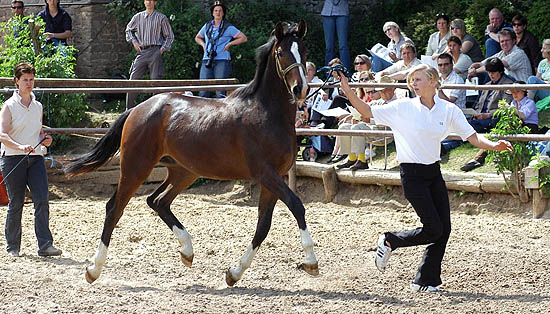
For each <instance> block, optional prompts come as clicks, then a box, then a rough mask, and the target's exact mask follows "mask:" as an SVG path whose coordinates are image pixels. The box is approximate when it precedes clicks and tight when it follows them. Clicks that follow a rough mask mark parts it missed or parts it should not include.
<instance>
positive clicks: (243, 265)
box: [225, 186, 277, 286]
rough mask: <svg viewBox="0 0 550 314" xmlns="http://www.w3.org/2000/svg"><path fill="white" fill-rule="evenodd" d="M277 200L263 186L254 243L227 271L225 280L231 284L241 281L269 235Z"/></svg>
mask: <svg viewBox="0 0 550 314" xmlns="http://www.w3.org/2000/svg"><path fill="white" fill-rule="evenodd" d="M276 202H277V197H276V196H275V195H273V193H271V192H270V191H269V190H267V189H265V188H264V187H263V186H262V190H261V192H260V203H259V205H258V224H257V225H256V233H255V234H254V238H253V239H252V244H250V246H249V247H248V248H247V249H246V252H245V253H244V255H243V256H242V257H241V259H240V260H239V263H238V265H237V266H235V267H232V268H230V269H228V270H227V272H226V273H225V282H226V283H227V285H229V286H233V285H234V284H235V283H236V282H237V281H239V280H240V279H241V278H242V276H243V273H244V272H245V270H247V269H248V268H249V267H250V264H252V260H253V259H254V256H255V255H256V252H258V249H259V248H260V245H261V244H262V242H263V241H264V240H265V238H266V237H267V233H268V232H269V229H270V228H271V219H272V217H273V207H275V203H276Z"/></svg>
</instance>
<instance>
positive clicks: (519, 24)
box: [512, 23, 523, 26]
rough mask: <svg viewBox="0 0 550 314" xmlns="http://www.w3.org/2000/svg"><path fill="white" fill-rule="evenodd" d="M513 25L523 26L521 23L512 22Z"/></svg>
mask: <svg viewBox="0 0 550 314" xmlns="http://www.w3.org/2000/svg"><path fill="white" fill-rule="evenodd" d="M512 26H523V24H521V23H512Z"/></svg>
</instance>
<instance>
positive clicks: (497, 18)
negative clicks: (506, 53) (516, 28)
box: [485, 8, 512, 59]
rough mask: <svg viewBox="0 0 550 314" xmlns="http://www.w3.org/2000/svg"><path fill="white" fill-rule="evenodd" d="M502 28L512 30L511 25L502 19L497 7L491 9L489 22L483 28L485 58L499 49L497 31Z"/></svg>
mask: <svg viewBox="0 0 550 314" xmlns="http://www.w3.org/2000/svg"><path fill="white" fill-rule="evenodd" d="M504 28H507V29H509V30H512V25H510V24H508V23H507V22H505V21H504V16H503V15H502V12H501V11H500V10H499V9H497V8H493V9H491V11H489V24H488V25H487V27H486V28H485V59H488V58H489V57H492V56H494V55H495V54H496V53H497V52H499V51H500V50H501V47H500V45H499V39H498V33H499V32H500V31H501V30H502V29H504Z"/></svg>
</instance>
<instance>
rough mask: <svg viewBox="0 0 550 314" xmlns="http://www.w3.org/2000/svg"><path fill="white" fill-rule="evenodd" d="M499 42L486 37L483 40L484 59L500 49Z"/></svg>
mask: <svg viewBox="0 0 550 314" xmlns="http://www.w3.org/2000/svg"><path fill="white" fill-rule="evenodd" d="M501 50H502V48H500V43H499V42H498V41H496V40H494V39H492V38H488V39H487V40H486V41H485V59H487V58H489V57H491V56H494V55H495V54H496V53H497V52H499V51H501Z"/></svg>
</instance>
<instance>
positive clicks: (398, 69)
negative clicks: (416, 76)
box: [376, 42, 422, 81]
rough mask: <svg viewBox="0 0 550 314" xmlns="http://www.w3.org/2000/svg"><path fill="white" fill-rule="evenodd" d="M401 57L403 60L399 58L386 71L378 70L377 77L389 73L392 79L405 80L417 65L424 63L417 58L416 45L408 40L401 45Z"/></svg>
mask: <svg viewBox="0 0 550 314" xmlns="http://www.w3.org/2000/svg"><path fill="white" fill-rule="evenodd" d="M401 57H402V58H403V60H399V61H397V62H396V63H394V64H393V65H392V66H390V67H389V68H386V69H385V70H384V71H381V72H378V73H377V74H376V75H377V78H378V79H379V78H380V77H382V76H384V75H387V76H389V77H390V78H391V79H393V80H396V81H401V80H404V79H405V78H406V77H407V74H409V72H410V71H411V70H412V68H414V67H415V66H417V65H420V64H422V62H420V60H418V58H416V47H415V46H414V45H413V44H411V43H409V42H407V43H404V44H403V45H402V46H401Z"/></svg>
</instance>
